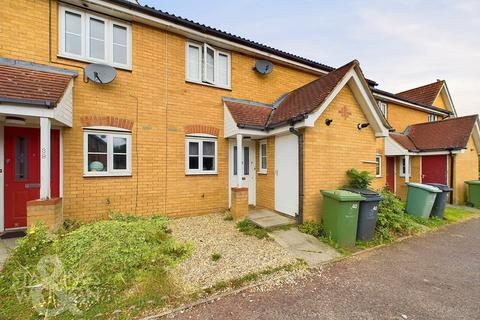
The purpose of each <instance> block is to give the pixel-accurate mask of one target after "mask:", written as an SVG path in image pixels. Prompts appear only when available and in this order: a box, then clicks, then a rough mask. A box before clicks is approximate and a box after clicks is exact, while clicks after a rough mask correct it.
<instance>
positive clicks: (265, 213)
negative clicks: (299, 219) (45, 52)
mask: <svg viewBox="0 0 480 320" xmlns="http://www.w3.org/2000/svg"><path fill="white" fill-rule="evenodd" d="M247 219H248V220H249V221H251V222H252V223H254V224H255V225H257V226H259V227H260V228H263V229H273V228H277V227H284V226H291V225H294V224H296V221H295V219H294V218H293V217H292V218H289V217H285V216H283V215H281V214H279V213H276V212H274V211H272V210H268V209H257V210H251V211H250V212H249V213H248V216H247Z"/></svg>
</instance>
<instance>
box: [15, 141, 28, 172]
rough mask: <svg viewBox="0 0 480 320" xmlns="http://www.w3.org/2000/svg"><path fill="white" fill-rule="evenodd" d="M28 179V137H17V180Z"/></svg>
mask: <svg viewBox="0 0 480 320" xmlns="http://www.w3.org/2000/svg"><path fill="white" fill-rule="evenodd" d="M27 179H28V139H27V138H26V137H17V138H16V140H15V180H17V181H18V180H20V181H21V180H27Z"/></svg>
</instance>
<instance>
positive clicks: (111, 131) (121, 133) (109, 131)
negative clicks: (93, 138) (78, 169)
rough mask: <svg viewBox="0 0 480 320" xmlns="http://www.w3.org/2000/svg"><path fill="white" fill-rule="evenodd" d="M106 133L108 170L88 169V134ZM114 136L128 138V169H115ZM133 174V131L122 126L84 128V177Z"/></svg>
mask: <svg viewBox="0 0 480 320" xmlns="http://www.w3.org/2000/svg"><path fill="white" fill-rule="evenodd" d="M89 135H106V136H107V171H101V172H92V171H88V154H89V152H88V136H89ZM113 138H126V140H127V146H126V147H127V150H126V156H127V159H126V162H127V163H126V165H127V167H126V169H113V156H114V152H113ZM131 175H132V133H131V132H130V131H126V130H123V129H121V128H103V127H102V128H95V127H88V128H84V129H83V176H84V177H124V176H131Z"/></svg>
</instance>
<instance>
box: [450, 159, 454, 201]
mask: <svg viewBox="0 0 480 320" xmlns="http://www.w3.org/2000/svg"><path fill="white" fill-rule="evenodd" d="M450 160H451V161H450V187H451V188H452V189H453V178H454V177H455V174H454V170H455V154H453V152H452V150H450ZM453 192H454V191H452V192H451V193H450V204H453Z"/></svg>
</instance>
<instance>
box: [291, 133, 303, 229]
mask: <svg viewBox="0 0 480 320" xmlns="http://www.w3.org/2000/svg"><path fill="white" fill-rule="evenodd" d="M290 132H291V133H293V134H294V135H296V136H297V138H298V216H297V223H298V224H302V223H303V144H304V143H303V142H304V136H303V133H301V132H300V131H299V130H298V129H295V128H294V127H291V128H290Z"/></svg>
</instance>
